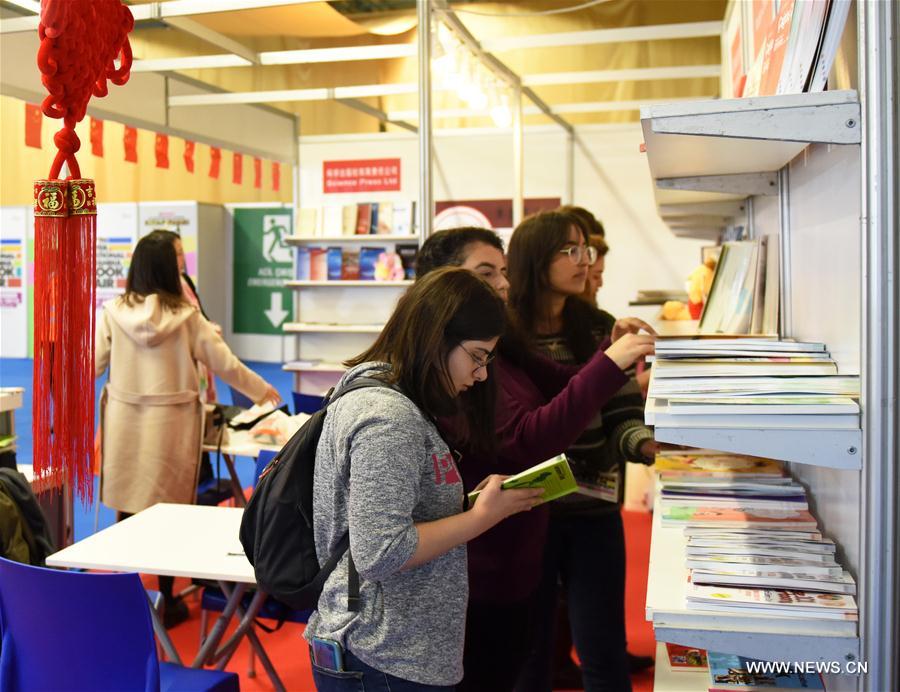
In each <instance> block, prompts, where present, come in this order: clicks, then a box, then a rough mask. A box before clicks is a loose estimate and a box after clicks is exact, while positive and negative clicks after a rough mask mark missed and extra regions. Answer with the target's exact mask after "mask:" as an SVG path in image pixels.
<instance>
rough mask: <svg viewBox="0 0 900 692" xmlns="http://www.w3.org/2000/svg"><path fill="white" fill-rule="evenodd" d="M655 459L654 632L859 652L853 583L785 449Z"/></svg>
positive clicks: (846, 655)
mask: <svg viewBox="0 0 900 692" xmlns="http://www.w3.org/2000/svg"><path fill="white" fill-rule="evenodd" d="M656 469H657V473H658V476H659V479H658V483H657V489H656V500H655V505H654V514H653V533H652V538H651V546H650V572H649V576H648V583H647V602H646V617H647V619H648V620H650V621H652V623H653V628H654V631H655V636H656V639H657V641H660V642H669V643H673V644H678V645H681V646H684V647H693V648H697V649H701V650H705V651H710V652H720V653H723V654H740V655H741V656H747V657H753V658H754V659H761V660H763V661H784V660H789V661H804V660H805V661H836V660H837V661H854V660H858V657H859V638H858V635H857V628H858V611H857V606H856V601H855V598H854V596H855V594H856V584H855V582H854V580H853V578H852V576H851V575H850V574H849V573H848V572H847V571H845V570H844V569H843V567H842V565H841V564H840V563H839V562H838V561H837V559H836V554H837V553H836V550H837V546H836V545H835V544H834V542H833V541H831V540H830V539H828V538H827V537H826V536H823V535H822V533H821V531H820V530H819V528H818V523H817V520H816V518H815V517H814V516H813V515H812V514H811V513H810V512H809V509H808V505H807V499H806V491H805V489H804V487H803V486H802V485H800V484H799V483H796V482H795V481H794V480H793V479H792V478H791V477H790V476H789V475H787V474H786V472H785V470H784V468H783V467H782V465H781V464H780V463H779V462H778V461H776V460H773V459H760V458H754V457H747V456H740V455H729V454H723V453H721V452H718V451H712V450H699V449H698V450H677V451H671V452H664V453H662V454H660V455H659V456H658V457H657V463H656Z"/></svg>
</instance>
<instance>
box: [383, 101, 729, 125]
mask: <svg viewBox="0 0 900 692" xmlns="http://www.w3.org/2000/svg"><path fill="white" fill-rule="evenodd" d="M705 98H709V99H712V98H715V97H714V96H706V97H703V96H689V97H680V98H664V99H663V98H660V99H640V100H637V101H584V102H578V103H560V104H555V105H554V106H553V110H554V112H556V113H559V114H565V113H608V112H615V111H634V110H639V109H640V108H641V106H652V105H656V104H659V103H672V102H673V101H688V100H690V101H702V100H703V99H705ZM522 110H523V112H524V115H541V114H542V113H543V111H542V110H541V109H540V108H538V107H537V106H526V107H525V108H523V109H522ZM432 116H433V117H435V118H488V117H490V113H489V111H488V110H487V109H484V110H480V111H479V110H473V109H471V108H442V109H439V110H435V111H432ZM388 117H390V118H392V119H397V120H416V119H417V118H418V111H415V110H403V111H389V112H388Z"/></svg>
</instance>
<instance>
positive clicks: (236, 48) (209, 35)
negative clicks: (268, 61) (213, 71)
mask: <svg viewBox="0 0 900 692" xmlns="http://www.w3.org/2000/svg"><path fill="white" fill-rule="evenodd" d="M165 22H166V24H168V25H169V26H171V27H174V28H176V29H178V30H179V31H183V32H185V33H187V34H190V35H191V36H196V37H197V38H199V39H200V40H201V41H206V42H207V43H211V44H212V45H214V46H217V47H218V48H224V49H225V50H227V51H228V52H229V53H232V54H234V55H237V56H239V57H241V58H243V59H244V60H245V61H247V62H248V63H252V64H254V65H258V64H259V55H258V54H257V53H256V51H254V50H252V49H250V48H248V47H247V46H245V45H244V44H243V43H240V42H238V41H235V40H234V39H233V38H229V37H228V36H225V34H220V33H219V32H218V31H214V30H212V29H210V28H209V27H207V26H204V25H203V24H201V23H200V22H198V21H196V20H194V19H191V18H189V17H169V18H167V19H166V20H165Z"/></svg>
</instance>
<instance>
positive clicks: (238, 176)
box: [231, 152, 244, 185]
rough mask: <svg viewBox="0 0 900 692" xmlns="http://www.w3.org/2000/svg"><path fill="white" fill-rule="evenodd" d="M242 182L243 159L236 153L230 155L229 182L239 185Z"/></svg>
mask: <svg viewBox="0 0 900 692" xmlns="http://www.w3.org/2000/svg"><path fill="white" fill-rule="evenodd" d="M243 181H244V157H243V156H242V155H241V154H238V153H237V152H234V153H233V154H232V155H231V182H232V183H234V184H235V185H240V184H241V183H242V182H243Z"/></svg>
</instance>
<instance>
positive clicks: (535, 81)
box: [522, 65, 722, 86]
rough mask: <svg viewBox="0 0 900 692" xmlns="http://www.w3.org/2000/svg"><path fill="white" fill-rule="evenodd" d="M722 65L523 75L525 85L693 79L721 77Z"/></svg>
mask: <svg viewBox="0 0 900 692" xmlns="http://www.w3.org/2000/svg"><path fill="white" fill-rule="evenodd" d="M721 73H722V66H721V65H678V66H674V67H636V68H633V69H626V70H582V71H579V72H549V73H545V74H531V75H525V76H523V77H522V84H524V85H525V86H549V85H554V84H593V83H597V82H630V81H646V80H652V79H689V78H690V79H693V78H697V77H717V78H718V77H719V76H720V75H721Z"/></svg>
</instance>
